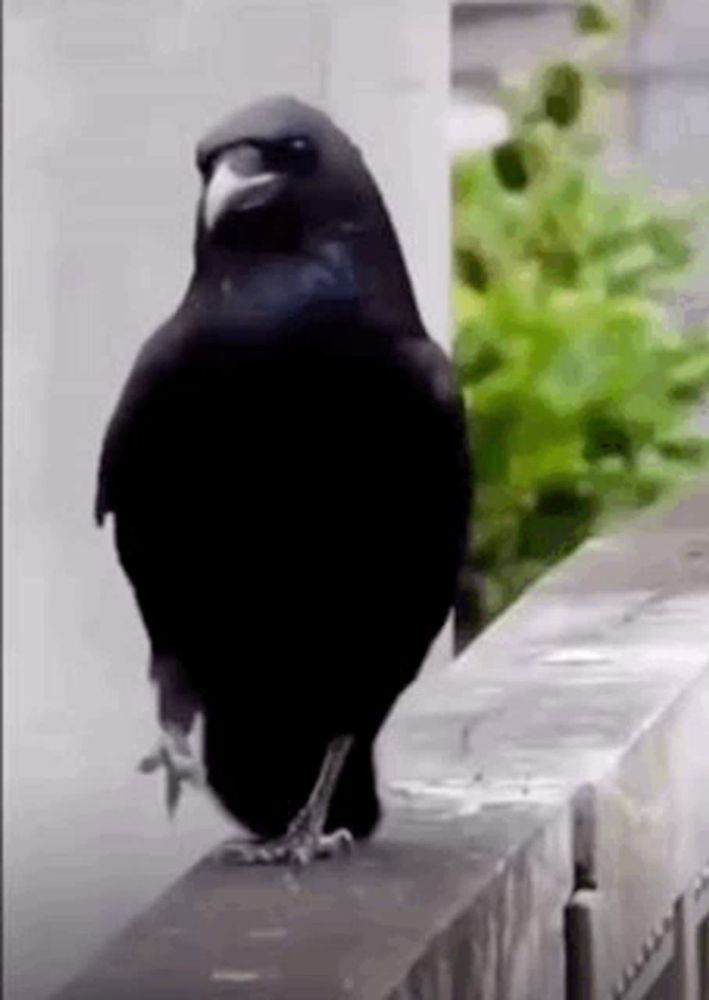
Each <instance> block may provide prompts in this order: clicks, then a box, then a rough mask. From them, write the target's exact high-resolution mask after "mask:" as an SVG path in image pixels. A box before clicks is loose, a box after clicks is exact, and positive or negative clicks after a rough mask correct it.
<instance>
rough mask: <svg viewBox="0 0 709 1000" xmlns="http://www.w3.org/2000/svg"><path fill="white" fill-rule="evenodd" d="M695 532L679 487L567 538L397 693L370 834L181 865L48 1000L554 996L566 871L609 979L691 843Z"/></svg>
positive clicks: (702, 638) (688, 860)
mask: <svg viewBox="0 0 709 1000" xmlns="http://www.w3.org/2000/svg"><path fill="white" fill-rule="evenodd" d="M708 543H709V488H707V487H706V486H703V487H701V488H698V489H697V490H696V491H695V492H694V493H693V494H692V495H690V496H688V497H686V498H685V500H684V501H682V502H680V503H678V504H676V505H673V506H670V507H668V508H667V509H665V510H664V511H658V512H655V513H653V514H652V515H648V516H645V517H642V518H640V519H638V520H637V521H636V522H634V524H633V525H632V526H631V527H630V528H629V529H628V530H627V531H625V532H624V533H622V534H618V535H615V536H612V537H606V538H603V539H600V540H597V541H594V542H592V543H591V544H589V545H587V546H586V547H585V548H584V549H583V550H582V551H581V552H580V553H578V554H577V556H575V557H574V558H572V559H571V560H570V561H569V562H568V563H567V564H566V565H565V566H563V567H562V568H561V569H560V570H558V571H557V572H555V573H553V574H551V575H550V576H549V577H548V578H547V579H546V580H544V581H543V582H542V583H541V584H540V585H539V586H537V587H536V588H535V589H534V590H533V591H532V592H531V593H530V594H529V595H528V596H527V597H526V598H525V599H523V600H522V601H521V602H520V603H519V604H518V605H517V606H516V607H514V608H513V609H511V611H510V612H509V613H508V614H506V615H505V616H504V617H503V618H502V619H501V620H500V621H499V622H498V623H496V625H495V626H494V627H492V628H491V629H489V631H488V632H486V633H485V635H483V636H482V637H481V639H480V640H479V641H478V642H477V643H475V645H474V646H473V647H472V648H471V650H470V651H469V652H468V653H467V654H465V655H464V656H463V657H461V658H460V659H459V660H458V661H457V662H456V663H455V664H453V665H452V666H451V667H449V668H446V669H443V670H440V671H433V672H429V673H425V674H424V675H423V676H422V677H421V678H420V679H419V681H418V682H417V683H416V684H415V685H414V686H413V687H412V688H411V689H410V690H409V691H408V692H407V693H406V694H405V695H404V696H403V697H402V699H401V700H400V702H399V704H398V706H397V708H396V710H395V712H394V714H393V717H392V718H391V720H390V722H389V724H388V726H387V729H386V732H385V734H384V736H383V738H382V740H381V743H380V748H379V750H380V765H381V767H380V772H381V783H382V788H383V791H384V794H385V797H386V799H387V802H388V807H389V808H388V818H387V820H386V822H385V824H384V828H383V830H382V831H381V834H380V836H379V837H378V838H377V839H376V840H375V841H374V843H372V844H370V845H369V846H367V847H364V848H361V849H359V850H358V851H357V852H356V853H355V855H354V856H353V857H352V858H350V859H344V860H342V861H338V862H336V863H333V864H329V865H328V864H319V865H317V866H315V867H314V868H312V869H311V870H308V871H306V872H304V873H301V874H292V873H287V872H284V871H282V870H269V871H263V870H258V871H245V870H227V869H224V868H220V867H219V866H215V865H213V864H210V863H208V862H205V863H204V864H202V865H201V866H199V867H198V868H197V869H195V870H194V871H193V872H192V873H190V875H189V876H188V877H187V878H186V879H185V880H183V881H182V882H181V883H179V884H178V885H177V886H176V887H175V888H174V890H173V891H172V892H171V893H170V894H169V896H168V897H166V898H165V899H164V900H162V901H161V902H160V903H159V904H158V905H157V906H156V907H155V908H154V909H153V910H152V911H150V912H149V913H148V914H146V916H145V917H143V918H141V920H140V921H139V922H138V923H137V924H136V925H135V926H134V927H133V928H132V929H131V930H129V931H128V932H127V934H126V935H125V936H124V937H123V938H122V939H120V940H119V941H118V942H117V943H116V944H115V946H114V947H113V948H112V949H111V950H110V951H109V952H108V953H107V954H106V955H105V956H103V957H102V958H101V959H100V960H99V961H98V962H97V964H96V965H95V966H94V967H93V968H92V969H91V970H90V971H89V972H88V973H87V975H86V976H85V977H84V978H83V979H82V980H81V981H79V982H78V983H77V984H75V985H74V987H73V988H72V989H71V990H69V991H68V992H66V993H65V994H64V995H63V996H62V1000H98V998H99V997H100V998H104V1000H114V998H115V1000H121V998H123V997H126V998H127V997H129V996H133V995H137V994H140V996H141V998H144V1000H152V998H153V997H156V998H157V997H165V998H167V997H168V996H169V997H171V998H174V1000H180V998H183V997H184V1000H187V998H190V1000H199V998H202V997H221V996H230V997H231V996H234V997H238V996H248V997H250V998H251V997H255V998H259V997H263V998H264V1000H266V998H271V1000H277V998H281V997H283V998H286V997H289V998H290V997H293V998H299V997H308V998H309V1000H319V998H322V1000H332V998H339V997H343V998H346V997H353V998H362V1000H364V998H367V1000H380V998H384V997H390V998H392V1000H393V998H396V1000H410V998H414V997H416V998H419V997H427V998H428V997H430V998H435V1000H446V998H449V997H450V998H453V997H456V998H458V997H465V998H471V1000H472V998H474V1000H478V998H479V1000H538V998H541V997H544V998H545V1000H556V998H559V1000H561V997H563V996H564V952H563V948H564V940H563V932H562V924H563V914H564V908H565V905H566V904H567V902H568V901H569V900H570V898H571V895H572V893H573V891H574V888H575V887H576V886H577V885H579V884H583V885H585V886H586V887H588V888H591V889H594V890H595V893H594V907H593V915H592V919H593V922H594V928H593V933H594V935H595V936H596V940H597V945H598V947H599V954H600V955H601V959H600V973H601V974H600V977H599V983H600V985H601V986H602V988H603V989H604V990H606V991H607V990H608V989H610V988H611V987H612V985H613V984H614V983H615V982H617V981H618V979H619V978H620V975H621V974H622V971H623V969H624V968H625V967H626V965H627V964H628V963H629V962H631V961H633V960H634V959H635V958H637V956H638V955H639V953H640V950H641V947H642V944H643V942H644V941H645V940H646V939H647V937H648V935H649V933H650V931H651V930H652V928H653V926H654V925H655V924H656V923H657V921H658V920H661V919H662V917H663V916H664V915H665V914H666V913H667V912H668V911H670V910H671V908H672V905H673V903H674V900H675V898H676V897H677V895H679V893H680V892H682V891H683V890H684V889H685V888H686V886H687V885H688V884H689V882H690V881H691V879H692V878H693V877H694V876H695V875H696V874H697V872H698V871H699V869H700V868H701V867H703V865H704V863H705V862H706V860H707V859H709V798H708V797H707V796H706V794H705V789H706V788H707V787H709V753H707V752H706V733H707V732H709V614H707V612H709V556H708V552H709V545H708ZM576 875H578V876H579V878H580V879H581V882H578V883H577V882H575V878H576Z"/></svg>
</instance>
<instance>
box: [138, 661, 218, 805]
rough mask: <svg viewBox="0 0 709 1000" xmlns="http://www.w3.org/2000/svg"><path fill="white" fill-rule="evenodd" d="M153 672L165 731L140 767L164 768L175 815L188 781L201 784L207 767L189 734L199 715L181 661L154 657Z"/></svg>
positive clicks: (167, 796) (169, 802) (167, 800)
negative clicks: (182, 674)
mask: <svg viewBox="0 0 709 1000" xmlns="http://www.w3.org/2000/svg"><path fill="white" fill-rule="evenodd" d="M151 674H152V676H153V678H154V679H155V680H156V681H157V683H158V687H159V714H160V724H161V728H162V734H161V736H160V739H159V740H158V744H157V746H156V747H155V749H154V750H153V751H152V752H151V753H149V754H148V755H147V756H146V757H144V758H143V759H142V760H141V761H140V764H139V765H138V769H139V770H140V771H141V772H142V773H143V774H152V772H153V771H156V770H158V769H159V768H161V767H164V768H165V804H166V806H167V811H168V814H169V815H170V816H174V814H175V810H176V809H177V805H178V803H179V801H180V796H181V794H182V787H183V785H185V784H188V785H193V786H194V787H197V788H202V787H203V786H204V784H205V775H204V769H203V767H202V765H201V763H200V762H199V761H198V760H197V758H196V757H195V756H194V755H193V753H192V748H191V747H190V743H189V734H190V731H191V729H192V726H193V724H194V720H195V717H196V715H197V709H196V705H195V703H194V702H193V701H192V699H191V698H190V697H189V694H188V692H187V691H186V689H185V688H184V686H183V685H182V684H181V683H180V671H179V664H178V663H177V661H176V660H174V659H173V658H171V657H166V656H159V657H154V658H153V661H152V663H151Z"/></svg>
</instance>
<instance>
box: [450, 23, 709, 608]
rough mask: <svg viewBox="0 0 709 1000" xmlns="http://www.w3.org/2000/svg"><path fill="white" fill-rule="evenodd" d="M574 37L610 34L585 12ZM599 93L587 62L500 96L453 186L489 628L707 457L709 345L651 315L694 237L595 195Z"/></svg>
mask: <svg viewBox="0 0 709 1000" xmlns="http://www.w3.org/2000/svg"><path fill="white" fill-rule="evenodd" d="M577 27H578V29H579V31H580V32H581V33H583V34H584V35H588V34H593V35H597V34H599V33H603V32H607V31H608V30H609V29H610V28H611V27H612V22H611V19H610V17H609V16H608V15H607V14H606V13H605V12H604V10H603V9H602V8H601V7H599V6H598V5H597V4H589V3H580V4H579V6H578V11H577ZM599 90H600V85H599V82H598V80H597V78H596V76H595V74H594V72H593V71H592V70H591V69H589V68H588V67H584V65H583V62H582V61H581V60H579V61H578V63H574V62H571V61H567V60H564V61H563V62H559V63H557V64H556V65H552V66H548V67H546V68H544V69H543V70H542V71H541V72H539V73H538V74H537V75H536V76H535V77H534V78H533V80H532V81H531V82H529V83H528V84H526V85H525V86H523V87H520V88H518V89H516V90H512V91H509V92H508V93H507V94H506V97H505V100H506V103H507V109H508V114H509V119H510V138H509V139H508V140H507V141H506V142H504V143H503V144H502V145H500V146H499V147H498V148H496V149H494V150H492V151H487V152H484V153H478V154H475V155H472V156H468V157H466V158H464V159H462V160H461V161H460V162H458V164H457V165H456V168H455V172H454V233H455V263H456V285H455V313H456V323H457V338H456V344H455V359H456V363H457V367H458V372H459V376H460V380H461V383H462V386H463V392H464V397H465V403H466V408H467V411H468V416H469V422H470V435H471V441H472V447H473V454H474V460H475V466H476V481H477V501H476V511H475V516H474V528H473V534H474V537H473V540H472V541H473V545H472V548H473V555H472V556H471V562H470V565H469V566H468V572H469V574H473V575H475V576H476V577H479V578H481V579H482V583H483V593H484V604H485V617H486V619H488V620H489V618H491V617H494V616H495V615H496V614H497V613H499V612H500V611H501V610H502V609H503V608H504V607H505V606H506V605H508V604H509V603H510V602H511V601H512V600H513V599H514V598H515V597H516V596H517V595H518V594H519V593H520V591H521V590H522V589H523V588H524V587H525V586H526V585H527V584H529V583H530V582H531V581H533V580H534V579H536V578H537V577H538V576H539V575H540V574H541V573H542V572H543V571H544V570H546V569H547V568H548V567H549V566H550V565H552V564H553V563H555V562H556V561H557V560H559V559H560V558H561V557H563V556H564V555H566V554H567V553H568V552H569V551H571V550H572V549H573V548H575V547H576V546H577V545H578V544H579V542H581V541H582V540H583V539H584V538H586V537H587V536H588V535H589V534H590V533H591V532H593V531H594V530H596V529H597V528H598V527H599V526H600V525H602V524H603V523H605V522H606V521H607V520H608V518H609V517H612V516H614V515H617V514H619V513H622V512H626V511H629V510H633V509H637V508H640V507H643V506H645V505H647V504H651V503H653V502H655V501H656V500H657V499H658V498H660V497H662V496H663V495H664V494H667V493H668V491H670V490H671V489H672V488H674V487H676V486H677V485H678V484H679V483H681V482H682V481H683V480H684V479H685V478H686V477H687V476H688V475H689V474H691V473H693V472H695V471H696V470H697V469H698V468H699V467H701V466H702V465H703V464H704V463H705V462H706V460H707V457H708V449H707V441H706V440H705V439H704V438H701V437H698V436H696V435H693V434H692V433H691V432H690V427H691V420H692V416H693V411H694V409H695V404H696V402H697V401H698V400H699V399H700V398H701V397H702V395H703V394H704V393H705V392H706V390H707V388H708V387H709V339H708V338H707V335H706V333H705V332H703V331H694V332H692V331H684V332H682V331H680V330H678V329H676V328H675V327H674V326H673V325H672V323H671V321H670V320H669V319H668V316H667V314H666V311H665V310H664V309H663V308H662V305H661V300H662V294H661V293H662V291H663V289H667V288H668V286H669V285H670V284H671V282H672V281H673V279H676V278H677V277H678V276H679V275H681V274H682V273H683V272H684V271H685V270H686V268H687V267H688V265H689V264H690V263H691V262H692V260H693V256H694V251H693V247H692V241H691V237H692V230H691V226H690V222H689V220H688V219H687V218H682V217H681V216H677V215H673V214H672V213H671V212H670V211H669V210H668V209H666V208H664V207H661V206H660V205H658V204H655V203H654V202H653V199H652V197H651V196H650V195H648V194H642V193H641V192H639V191H638V190H617V189H615V188H614V187H613V186H612V185H611V184H610V183H609V182H608V181H606V180H604V178H603V175H602V171H601V169H600V166H599V162H598V161H599V154H600V153H601V151H602V143H601V141H600V140H599V138H598V136H597V135H596V134H594V131H593V127H592V126H593V121H592V116H593V113H594V108H596V109H597V105H598V98H599V97H600V94H599V93H598V91H599ZM464 624H465V623H463V627H464Z"/></svg>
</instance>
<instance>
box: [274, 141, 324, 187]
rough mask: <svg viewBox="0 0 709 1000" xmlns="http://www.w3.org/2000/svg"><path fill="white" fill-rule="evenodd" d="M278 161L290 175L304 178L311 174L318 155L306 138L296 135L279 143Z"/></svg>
mask: <svg viewBox="0 0 709 1000" xmlns="http://www.w3.org/2000/svg"><path fill="white" fill-rule="evenodd" d="M279 145H280V149H279V157H278V158H279V159H280V160H281V162H282V163H283V165H284V166H285V167H286V169H287V170H288V171H289V173H291V174H296V175H297V176H300V177H305V176H307V175H308V174H312V173H313V171H314V170H315V168H316V166H317V162H318V153H317V149H316V148H315V146H314V144H313V143H312V142H311V140H310V139H308V138H307V136H302V135H296V136H292V137H290V138H288V139H285V140H284V141H283V142H282V143H279Z"/></svg>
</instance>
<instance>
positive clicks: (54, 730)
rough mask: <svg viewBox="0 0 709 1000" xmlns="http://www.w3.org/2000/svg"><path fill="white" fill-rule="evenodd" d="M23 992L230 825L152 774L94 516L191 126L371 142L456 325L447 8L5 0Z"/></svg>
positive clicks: (435, 320) (170, 277)
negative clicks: (102, 453) (223, 119)
mask: <svg viewBox="0 0 709 1000" xmlns="http://www.w3.org/2000/svg"><path fill="white" fill-rule="evenodd" d="M5 29H6V38H5V83H6V88H7V89H6V95H7V96H6V102H5V115H6V120H5V172H6V173H5V183H6V189H5V195H6V197H5V211H6V230H5V240H6V242H5V292H6V301H5V317H4V321H5V322H4V328H5V423H4V426H5V440H4V446H5V461H6V466H5V474H6V478H5V484H6V485H5V538H6V564H5V621H6V635H5V753H6V757H5V759H6V770H5V775H6V781H5V803H4V805H5V816H6V852H7V853H6V862H7V863H6V883H5V897H6V907H7V908H6V911H5V912H6V917H7V919H6V934H7V936H6V966H5V969H6V983H7V988H8V992H7V994H6V995H7V996H8V1000H38V998H41V997H43V996H45V995H46V994H48V993H49V992H50V991H52V990H54V989H56V988H57V987H58V986H59V985H60V984H61V983H62V982H63V981H64V980H66V979H67V978H68V977H69V976H71V975H72V974H73V973H74V972H75V971H76V970H77V969H78V968H79V966H80V965H82V964H83V963H84V962H85V961H86V960H87V958H88V957H89V955H90V953H91V952H92V951H93V950H94V949H95V948H97V947H98V946H100V945H101V944H102V943H103V942H104V941H105V940H106V939H107V937H108V936H109V935H111V934H112V933H114V932H115V931H116V930H117V928H118V927H119V925H121V924H122V923H123V922H125V921H126V920H127V919H129V918H130V917H131V916H132V915H133V913H135V912H136V911H137V910H138V909H139V908H142V907H143V906H144V905H145V904H146V903H148V901H149V900H151V899H152V898H153V897H154V896H155V895H156V894H157V893H158V892H159V891H161V890H162V888H163V887H164V886H165V885H166V884H167V883H168V882H169V881H171V880H172V879H174V878H175V877H176V876H177V875H178V874H179V872H180V871H181V870H183V869H184V868H185V866H186V865H187V864H188V863H189V862H190V861H191V859H192V858H194V857H196V856H197V855H198V854H200V853H201V852H203V851H204V850H205V849H206V848H207V847H208V846H209V845H211V844H212V843H213V842H214V841H215V840H216V839H217V838H218V837H219V836H221V835H222V834H223V833H225V832H226V830H227V824H226V823H225V821H224V820H223V818H222V817H221V816H220V815H218V814H217V812H216V810H215V809H214V808H213V807H212V806H211V805H210V804H209V803H207V802H205V801H203V800H201V799H197V798H188V800H187V801H185V802H184V809H183V810H182V811H181V814H180V815H179V816H178V818H177V821H176V823H175V824H174V825H172V826H171V825H170V824H169V823H168V821H167V819H166V817H165V814H164V808H163V804H162V798H161V789H160V788H159V787H158V784H157V782H156V781H153V780H151V779H147V778H143V777H140V776H138V775H137V774H136V773H135V764H136V761H137V759H138V758H139V756H140V755H141V754H142V753H143V752H144V751H145V750H146V749H147V748H148V747H149V746H150V745H151V744H152V742H153V740H154V738H155V731H154V717H153V704H152V695H151V692H150V691H149V688H148V683H147V679H146V665H145V664H146V653H147V647H146V641H145V637H144V636H143V634H142V631H141V628H140V626H139V623H138V618H137V615H136V612H135V610H134V607H133V603H132V599H131V597H130V594H129V591H128V589H127V586H126V584H125V582H124V580H123V578H122V577H121V575H120V573H119V571H118V569H117V567H116V563H115V559H114V556H113V552H112V545H111V540H110V533H109V532H104V533H99V532H98V531H96V530H95V529H94V528H93V525H92V523H91V507H92V500H93V488H94V474H95V465H96V458H97V450H98V447H99V442H100V436H101V434H102V431H103V427H104V425H105V421H106V419H107V417H108V414H109V410H110V408H111V407H112V405H113V402H114V399H115V396H116V394H117V392H118V390H119V387H120V384H121V382H122V380H123V378H124V377H125V374H126V371H127V368H128V365H129V364H130V362H131V361H132V358H133V356H134V354H135V351H136V349H137V347H138V345H139V344H140V342H141V341H142V339H143V338H144V336H146V335H147V334H148V333H149V332H150V331H151V329H152V328H153V327H154V326H155V324H156V323H157V322H158V321H160V320H161V319H162V318H163V317H164V316H165V315H166V313H167V312H168V311H169V310H170V309H172V307H173V306H174V304H175V302H176V299H177V296H178V295H180V294H181V292H182V290H183V287H184V284H185V281H186V279H187V276H188V273H189V270H190V244H191V235H192V221H193V211H194V207H193V206H194V201H195V196H196V193H197V178H196V173H195V171H194V169H193V166H192V150H193V144H194V141H195V139H196V138H197V137H198V136H199V134H200V133H201V132H202V130H203V128H204V127H205V125H207V124H209V123H210V122H211V121H212V119H214V118H215V117H218V116H220V115H222V114H223V113H225V112H226V111H228V110H230V109H231V108H232V107H233V106H234V105H237V104H241V103H243V102H245V101H248V100H249V99H251V98H253V97H256V96H258V95H260V94H263V93H271V92H283V91H288V92H292V93H294V94H296V95H299V96H301V97H303V98H305V99H307V100H310V101H313V102H317V103H319V104H321V105H324V106H325V107H326V108H327V109H329V110H330V111H331V112H332V113H333V114H335V116H336V117H337V118H338V119H339V120H340V122H341V123H342V124H343V125H344V126H345V127H347V128H348V129H349V130H350V131H351V132H352V134H353V135H354V136H355V138H356V139H358V140H359V141H360V143H361V144H362V146H363V147H364V150H365V152H366V154H367V156H368V158H369V160H370V163H371V165H372V167H373V168H374V171H375V173H376V174H377V176H378V177H379V179H380V181H381V184H382V186H383V188H384V191H385V194H386V195H387V197H388V199H389V201H390V203H391V207H392V210H393V213H394V216H395V220H396V221H397V223H398V224H399V226H400V229H401V233H402V236H403V241H404V246H405V251H406V254H407V256H408V259H409V263H410V266H411V269H412V271H413V275H414V279H415V283H416V286H417V289H418V292H419V297H420V302H421V305H422V308H423V311H424V315H425V317H426V319H427V321H428V323H429V325H430V327H431V329H432V331H434V332H435V334H436V335H437V336H438V337H440V338H441V339H443V338H445V336H446V333H447V288H448V233H447V210H446V199H447V193H446V186H447V163H446V151H445V141H444V131H443V130H444V106H445V101H446V97H447V88H448V63H447V48H448V13H447V10H446V7H445V4H443V3H440V4H433V3H427V2H425V0H358V3H357V4H349V5H345V4H340V3H337V0H332V6H330V4H329V3H328V2H326V0H323V2H319V3H307V2H304V0H303V2H299V0H291V2H286V0H281V2H275V3H262V2H259V3H255V2H252V3H242V2H238V0H151V2H150V3H143V2H139V0H128V2H126V0H63V2H61V3H58V2H57V0H8V3H6V5H5Z"/></svg>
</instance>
